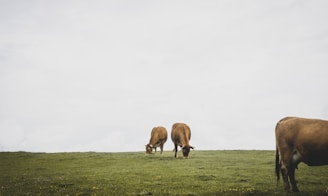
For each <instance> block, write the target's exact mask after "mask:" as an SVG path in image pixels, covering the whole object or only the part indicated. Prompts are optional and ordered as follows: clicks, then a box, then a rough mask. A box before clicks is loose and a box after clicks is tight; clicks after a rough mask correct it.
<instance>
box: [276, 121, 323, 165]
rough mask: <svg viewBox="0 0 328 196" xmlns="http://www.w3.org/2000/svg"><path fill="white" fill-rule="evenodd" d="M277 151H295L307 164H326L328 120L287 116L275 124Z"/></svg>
mask: <svg viewBox="0 0 328 196" xmlns="http://www.w3.org/2000/svg"><path fill="white" fill-rule="evenodd" d="M276 142H277V147H278V148H279V151H280V152H281V153H283V151H290V152H291V153H295V152H296V151H297V152H299V153H300V155H301V156H302V160H301V161H302V162H304V163H306V164H308V165H324V164H328V156H327V155H328V121H325V120H319V119H307V118H297V117H287V118H284V119H282V120H280V121H279V122H278V124H277V126H276Z"/></svg>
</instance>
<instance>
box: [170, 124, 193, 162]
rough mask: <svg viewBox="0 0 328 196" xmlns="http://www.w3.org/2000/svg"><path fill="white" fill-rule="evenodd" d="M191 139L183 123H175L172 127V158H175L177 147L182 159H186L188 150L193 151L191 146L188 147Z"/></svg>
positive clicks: (187, 128)
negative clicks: (179, 148)
mask: <svg viewBox="0 0 328 196" xmlns="http://www.w3.org/2000/svg"><path fill="white" fill-rule="evenodd" d="M190 137H191V132H190V128H189V126H188V125H186V124H184V123H175V124H173V126H172V132H171V139H172V142H173V144H174V150H173V151H174V157H175V158H177V152H178V146H180V147H181V149H182V154H183V157H184V158H188V155H189V152H190V148H191V149H194V147H193V146H190V145H189V140H190Z"/></svg>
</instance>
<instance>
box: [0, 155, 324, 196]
mask: <svg viewBox="0 0 328 196" xmlns="http://www.w3.org/2000/svg"><path fill="white" fill-rule="evenodd" d="M178 155H179V158H178V159H175V158H173V152H170V151H165V152H164V155H163V156H161V155H160V154H159V153H157V154H154V155H147V156H146V155H145V154H144V152H127V153H96V152H83V153H27V152H0V195H327V194H328V193H327V191H328V190H327V189H328V166H321V167H308V166H306V165H304V164H300V165H299V169H298V170H297V171H296V179H297V180H298V186H299V189H300V191H301V193H299V194H286V193H284V191H283V181H282V179H281V180H280V182H279V183H278V184H277V182H276V176H275V173H274V167H275V152H274V151H248V150H247V151H246V150H242V151H231V150H228V151H224V150H222V151H196V150H195V151H191V152H190V158H189V159H182V158H181V157H182V155H181V152H180V151H179V154H178Z"/></svg>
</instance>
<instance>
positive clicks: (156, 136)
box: [146, 126, 167, 154]
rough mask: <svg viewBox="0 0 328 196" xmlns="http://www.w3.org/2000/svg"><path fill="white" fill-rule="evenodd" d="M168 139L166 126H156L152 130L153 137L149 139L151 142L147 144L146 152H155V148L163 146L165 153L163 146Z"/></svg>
mask: <svg viewBox="0 0 328 196" xmlns="http://www.w3.org/2000/svg"><path fill="white" fill-rule="evenodd" d="M166 140H167V131H166V129H165V127H161V126H158V127H154V128H153V129H152V131H151V137H150V140H149V143H148V144H147V145H146V154H150V153H152V152H153V149H155V152H156V148H157V147H160V148H161V154H162V153H163V147H164V143H165V142H166Z"/></svg>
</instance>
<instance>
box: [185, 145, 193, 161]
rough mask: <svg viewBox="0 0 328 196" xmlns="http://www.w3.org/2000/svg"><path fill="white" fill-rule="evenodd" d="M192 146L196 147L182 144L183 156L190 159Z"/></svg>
mask: <svg viewBox="0 0 328 196" xmlns="http://www.w3.org/2000/svg"><path fill="white" fill-rule="evenodd" d="M190 148H191V149H194V148H195V147H193V146H182V154H183V158H185V159H188V156H189V152H190Z"/></svg>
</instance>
